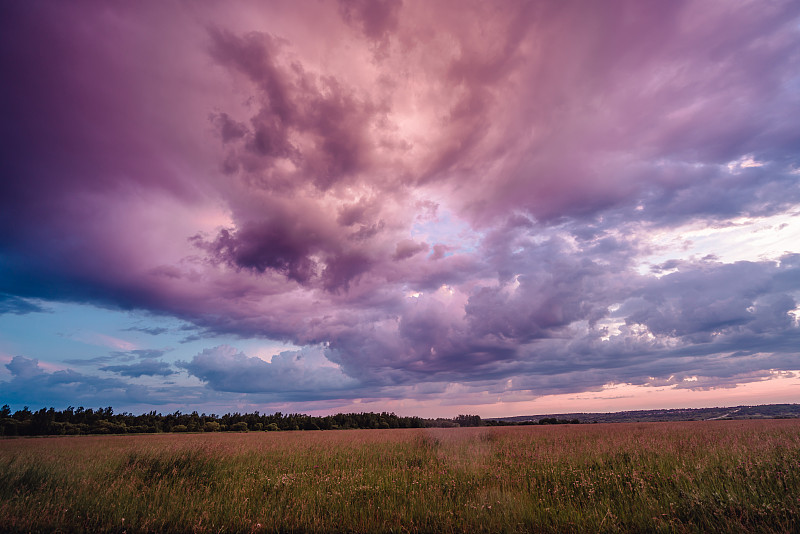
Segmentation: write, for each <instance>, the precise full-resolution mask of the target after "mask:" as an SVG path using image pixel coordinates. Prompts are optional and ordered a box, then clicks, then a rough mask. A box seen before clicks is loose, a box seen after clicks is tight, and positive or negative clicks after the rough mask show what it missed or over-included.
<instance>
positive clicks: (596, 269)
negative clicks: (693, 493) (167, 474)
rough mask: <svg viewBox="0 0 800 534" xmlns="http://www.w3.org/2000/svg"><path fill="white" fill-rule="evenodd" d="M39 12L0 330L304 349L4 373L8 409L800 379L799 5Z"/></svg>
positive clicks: (14, 183)
mask: <svg viewBox="0 0 800 534" xmlns="http://www.w3.org/2000/svg"><path fill="white" fill-rule="evenodd" d="M47 8H48V9H37V8H36V7H35V6H31V5H27V4H17V3H15V4H8V5H4V6H3V7H0V13H2V17H0V20H2V22H0V67H2V72H4V77H5V78H6V79H7V80H9V83H4V84H2V86H0V110H2V114H3V117H4V120H3V121H2V123H0V153H1V154H2V161H3V162H4V165H3V168H2V170H1V171H0V172H2V177H1V179H0V314H8V315H15V316H16V315H24V316H26V317H27V316H31V315H35V314H37V313H43V312H44V311H45V310H46V309H47V303H48V302H72V303H83V304H88V305H92V306H99V307H104V308H108V309H115V310H139V311H143V312H145V313H149V314H152V315H153V316H158V317H170V318H174V319H176V320H180V321H183V322H184V323H186V324H187V325H189V326H188V327H186V328H195V329H196V332H202V336H200V335H197V336H195V337H193V338H192V340H200V339H203V337H211V336H214V335H230V336H234V337H235V338H238V339H263V340H271V341H276V342H283V343H291V344H294V345H295V346H297V347H300V349H299V350H294V349H292V350H288V351H284V352H280V353H278V354H276V355H274V356H272V358H271V360H270V359H265V358H262V357H257V356H256V355H254V354H245V353H244V352H242V351H241V350H239V349H237V348H235V347H231V346H227V345H221V346H220V345H214V346H209V347H207V348H206V349H205V350H203V351H201V352H199V353H197V354H194V355H192V356H191V357H186V358H185V359H184V360H180V361H177V362H175V361H173V362H169V361H165V360H163V359H161V358H162V356H164V354H166V353H167V352H168V351H165V350H162V349H158V350H156V349H130V350H128V351H127V354H129V355H131V356H136V357H140V359H139V361H136V362H134V363H125V362H120V361H110V360H108V361H106V360H103V361H100V360H97V361H96V362H95V364H96V365H97V366H98V367H97V370H98V371H103V372H106V373H113V374H114V375H117V377H118V378H116V377H115V378H113V379H111V378H103V377H100V376H99V375H98V376H97V377H95V378H92V377H90V376H89V375H83V374H79V373H76V372H75V371H72V370H59V371H56V372H53V373H45V372H44V371H43V370H41V369H40V368H39V367H38V364H37V361H36V360H35V359H29V358H25V357H23V356H15V357H14V359H13V360H11V362H10V363H9V364H8V365H7V367H8V370H9V372H11V373H12V375H13V376H12V378H11V381H10V382H8V384H11V385H12V386H13V387H15V388H22V387H24V386H25V384H33V386H34V387H36V388H38V390H42V391H44V390H46V389H47V388H48V387H52V388H53V389H52V391H53V396H54V397H59V398H61V397H64V398H65V397H66V396H67V394H68V393H69V392H70V391H73V390H74V391H77V390H78V389H79V387H82V386H81V385H82V384H85V385H87V386H91V387H93V388H100V389H101V390H103V391H105V390H108V391H114V392H115V393H114V395H116V396H117V397H119V396H120V395H132V394H133V393H130V391H129V390H128V389H126V385H125V384H126V383H125V382H124V380H127V379H130V380H134V379H136V380H138V379H141V378H142V377H145V378H146V379H148V380H150V379H152V380H157V379H164V378H165V377H171V378H174V375H176V374H181V373H182V374H188V375H189V376H191V377H193V379H198V380H200V381H201V382H202V384H203V385H204V386H203V387H205V388H207V389H210V390H212V391H213V392H228V393H237V394H238V393H242V394H253V395H269V398H271V399H279V398H283V399H286V400H291V401H304V400H307V401H324V400H325V399H331V400H336V399H352V398H373V399H375V398H387V399H388V398H400V397H402V396H404V395H408V396H411V397H414V398H418V399H422V398H426V399H427V398H436V396H437V395H441V392H442V391H444V390H445V388H447V387H459V388H462V389H461V390H460V391H462V392H464V398H465V399H466V398H468V397H469V394H470V392H475V393H476V394H477V393H481V394H489V396H491V395H493V394H495V393H497V392H503V391H505V392H509V391H511V392H519V394H520V395H523V394H524V395H528V396H531V397H535V396H538V395H546V394H555V393H566V392H583V391H594V390H597V389H598V388H602V387H603V386H604V385H605V384H609V383H628V384H637V385H652V386H657V385H672V386H674V387H676V388H677V387H680V388H698V389H701V388H714V387H734V386H736V385H737V384H742V383H747V382H752V381H757V380H762V379H765V378H769V377H773V376H777V375H776V373H778V374H779V373H783V372H789V373H790V372H792V371H795V370H797V369H799V368H800V364H798V360H797V356H798V352H797V347H800V344H799V343H798V341H800V325H798V303H799V302H800V259H798V258H800V255H799V253H800V250H798V249H797V242H796V241H794V240H793V237H796V236H797V235H798V234H797V227H798V222H797V218H798V216H799V215H800V209H799V207H800V151H798V148H797V147H799V146H800V112H798V110H800V77H799V75H798V73H799V72H800V68H799V66H800V30H798V28H799V27H800V26H799V25H798V22H799V21H800V6H798V5H797V3H794V2H770V3H768V4H749V3H740V4H736V5H731V4H729V3H723V2H705V1H696V2H695V1H676V2H669V3H663V2H661V3H659V2H627V1H613V2H609V3H603V4H602V5H601V4H586V3H581V2H555V3H550V2H514V3H502V4H496V3H492V2H421V1H405V2H399V1H398V2H394V1H381V2H360V1H359V2H333V1H331V2H320V3H319V4H315V5H314V6H313V7H312V6H310V5H290V4H286V3H280V2H275V3H269V2H268V3H266V4H262V3H254V2H239V3H235V4H234V5H232V6H231V8H232V9H230V10H228V9H227V7H226V8H222V7H221V6H215V5H214V4H197V5H190V4H180V3H166V4H165V3H144V4H139V5H137V6H135V8H134V6H124V5H113V6H109V5H99V4H95V3H93V2H79V3H76V4H63V5H62V4H56V3H51V4H48V5H47ZM772 220H775V221H777V222H776V223H775V226H774V227H770V229H768V230H763V231H762V233H760V234H758V235H756V234H755V230H753V232H754V233H753V234H752V239H749V240H746V239H744V238H739V237H737V239H740V241H737V242H736V243H737V244H738V245H737V247H738V249H737V248H736V247H735V246H734V245H733V244H726V243H728V242H727V241H726V242H725V243H723V241H722V240H723V238H724V239H733V238H732V237H730V236H734V235H736V236H738V235H739V234H734V232H735V231H736V230H737V229H739V228H750V227H753V228H755V226H753V225H757V224H764V225H765V224H767V223H766V222H764V221H772ZM748 225H749V226H748ZM767 234H770V235H773V236H778V237H776V238H774V239H772V240H767V239H766V238H765V237H764V236H765V235H767ZM707 236H711V237H707ZM715 236H716V237H715ZM719 236H722V237H719ZM726 236H728V237H726ZM714 239H718V241H716V242H713V241H714ZM768 241H769V247H771V248H769V250H767V248H766V247H767V245H765V244H764V243H767V242H768ZM775 241H778V243H777V244H776V243H775ZM676 243H678V244H677V245H676ZM731 243H733V242H732V241H731ZM745 252H746V254H745ZM725 254H728V256H726V255H725ZM737 254H738V255H739V256H740V257H737ZM128 331H131V332H134V331H135V332H142V333H146V334H148V335H149V336H151V337H152V338H154V339H157V338H158V337H159V336H161V335H164V334H167V333H168V332H170V329H169V328H168V327H166V326H162V325H137V326H132V327H129V328H128ZM187 340H188V338H187ZM136 350H141V351H146V350H150V351H155V352H141V353H136V352H135V351H136ZM54 357H55V355H54ZM67 363H69V362H67ZM72 364H74V365H78V364H77V363H74V362H73V363H72ZM101 364H104V365H102V366H101ZM105 376H110V375H105ZM134 383H136V384H138V382H131V383H130V384H134ZM131 387H133V386H131ZM136 387H139V386H136ZM426 388H427V389H426ZM426 391H427V393H426ZM487 392H488V393H487ZM76 394H77V393H76ZM465 402H466V401H465ZM476 402H478V401H476ZM480 402H483V401H480ZM486 402H489V401H486Z"/></svg>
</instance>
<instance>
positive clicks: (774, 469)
mask: <svg viewBox="0 0 800 534" xmlns="http://www.w3.org/2000/svg"><path fill="white" fill-rule="evenodd" d="M0 530H2V531H3V532H28V531H34V532H37V531H39V532H52V531H63V532H80V531H118V532H122V531H128V532H150V531H156V532H189V531H196V532H708V531H721V532H742V531H750V532H798V531H800V421H797V420H769V421H713V422H690V423H630V424H609V425H559V426H543V427H540V426H534V427H506V428H456V429H425V430H416V429H415V430H342V431H330V432H269V433H267V432H258V433H255V432H252V433H240V434H230V433H226V434H218V433H207V434H158V435H137V436H86V437H60V438H24V439H6V440H0Z"/></svg>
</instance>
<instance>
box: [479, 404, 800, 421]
mask: <svg viewBox="0 0 800 534" xmlns="http://www.w3.org/2000/svg"><path fill="white" fill-rule="evenodd" d="M795 417H800V404H762V405H759V406H734V407H728V408H678V409H672V410H634V411H629V412H610V413H556V414H541V415H518V416H515V417H488V418H486V419H485V420H486V421H506V422H509V423H522V422H526V421H530V422H537V421H539V420H541V419H552V418H555V419H562V420H575V419H577V420H578V421H580V422H581V423H631V422H637V421H639V422H643V421H711V420H717V419H787V418H795Z"/></svg>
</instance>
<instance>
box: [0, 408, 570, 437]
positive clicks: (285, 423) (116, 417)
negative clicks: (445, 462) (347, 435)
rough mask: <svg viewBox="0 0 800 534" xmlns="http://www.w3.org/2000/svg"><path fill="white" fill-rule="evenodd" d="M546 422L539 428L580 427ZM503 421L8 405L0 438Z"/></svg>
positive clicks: (0, 416) (2, 411)
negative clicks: (17, 407)
mask: <svg viewBox="0 0 800 534" xmlns="http://www.w3.org/2000/svg"><path fill="white" fill-rule="evenodd" d="M575 422H578V421H577V420H575V421H566V420H564V421H562V420H556V419H553V420H552V421H551V420H549V419H543V420H541V421H539V422H538V423H539V424H558V423H575ZM514 424H532V422H530V421H526V422H523V423H509V422H504V421H487V420H484V419H481V417H480V416H478V415H459V416H458V417H454V418H452V419H448V418H436V419H424V418H422V417H415V416H412V417H402V416H399V415H396V414H394V413H388V412H381V413H372V412H368V413H363V412H362V413H340V414H336V415H327V416H312V415H305V414H299V413H293V414H283V413H281V412H276V413H273V414H261V413H259V412H258V411H256V412H253V413H245V414H242V413H238V412H237V413H226V414H225V415H216V414H213V413H212V414H206V413H202V414H198V413H197V412H196V411H195V412H192V413H181V412H180V411H176V412H174V413H168V414H164V415H162V414H160V413H156V412H155V411H151V412H148V413H145V414H141V415H134V414H132V413H127V412H122V413H119V414H117V413H114V410H113V408H111V406H109V407H107V408H98V409H96V410H94V409H92V408H83V407H82V406H81V407H79V408H74V407H72V406H70V407H68V408H66V409H65V410H56V409H54V408H52V407H51V408H42V409H40V410H38V411H35V412H34V411H31V410H30V409H29V408H28V407H27V406H26V407H24V408H23V409H22V410H17V411H16V412H12V411H11V409H10V408H9V406H8V405H5V406H3V407H2V408H0V436H46V435H82V434H144V433H158V432H246V431H268V432H269V431H281V430H283V431H286V430H340V429H357V428H363V429H366V428H434V427H436V428H448V427H470V426H473V427H474V426H487V425H488V426H506V425H514Z"/></svg>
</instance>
